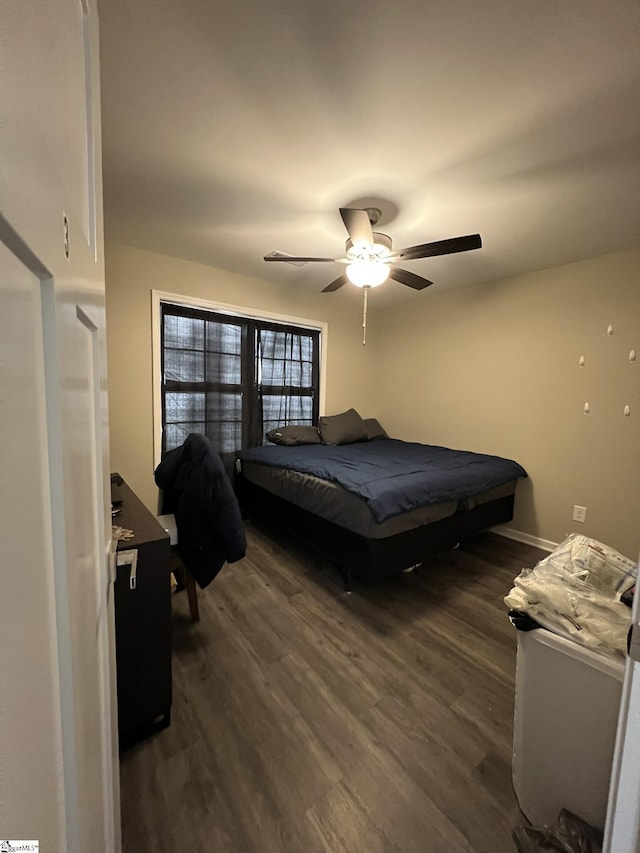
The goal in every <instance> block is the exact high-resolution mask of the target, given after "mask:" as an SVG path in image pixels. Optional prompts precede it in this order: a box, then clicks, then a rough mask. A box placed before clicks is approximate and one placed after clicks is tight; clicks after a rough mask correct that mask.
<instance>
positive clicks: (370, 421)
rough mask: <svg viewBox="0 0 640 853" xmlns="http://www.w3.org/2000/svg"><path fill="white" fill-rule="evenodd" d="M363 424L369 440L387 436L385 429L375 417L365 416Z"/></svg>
mask: <svg viewBox="0 0 640 853" xmlns="http://www.w3.org/2000/svg"><path fill="white" fill-rule="evenodd" d="M364 425H365V429H366V430H367V438H368V439H369V441H372V440H373V439H374V438H389V436H388V435H387V431H386V430H384V429H383V428H382V427H381V426H380V422H379V421H377V420H376V419H375V418H365V419H364Z"/></svg>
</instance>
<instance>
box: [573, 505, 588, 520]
mask: <svg viewBox="0 0 640 853" xmlns="http://www.w3.org/2000/svg"><path fill="white" fill-rule="evenodd" d="M573 520H574V521H579V522H580V523H581V524H584V523H585V521H586V520H587V508H586V506H574V508H573Z"/></svg>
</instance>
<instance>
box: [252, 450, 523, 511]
mask: <svg viewBox="0 0 640 853" xmlns="http://www.w3.org/2000/svg"><path fill="white" fill-rule="evenodd" d="M242 459H243V460H246V461H247V462H257V463H259V464H261V465H272V466H276V467H279V468H289V469H291V470H294V471H300V472H302V473H303V474H311V475H313V476H314V477H319V478H320V479H321V480H330V481H331V482H334V483H338V484H339V485H341V486H342V487H343V488H345V489H347V490H348V491H350V492H355V494H357V495H359V496H360V497H361V498H364V499H365V500H366V501H367V503H368V505H369V508H370V509H371V512H372V513H373V517H374V518H375V519H376V521H377V522H383V521H386V519H388V518H392V517H393V516H394V515H399V514H400V513H403V512H409V511H410V510H413V509H417V508H418V507H421V506H427V505H428V504H438V503H444V502H446V501H453V500H456V501H457V500H462V499H464V498H470V497H474V496H475V495H480V494H482V493H483V492H486V491H488V490H489V489H493V488H495V487H496V486H501V485H503V484H504V483H510V482H512V481H513V480H516V479H518V478H519V477H526V476H527V472H526V471H525V470H524V468H523V467H522V466H521V465H518V463H517V462H513V461H512V460H511V459H503V458H502V457H500V456H486V455H485V454H482V453H470V452H468V451H464V450H449V449H448V448H447V447H435V446H432V445H428V444H413V443H410V442H406V441H397V440H395V439H391V438H389V439H380V440H377V441H366V442H362V443H358V444H343V445H340V446H339V447H333V446H328V445H325V444H301V445H296V446H293V447H284V446H279V445H277V446H273V447H271V446H269V447H256V448H253V449H252V450H245V451H243V452H242Z"/></svg>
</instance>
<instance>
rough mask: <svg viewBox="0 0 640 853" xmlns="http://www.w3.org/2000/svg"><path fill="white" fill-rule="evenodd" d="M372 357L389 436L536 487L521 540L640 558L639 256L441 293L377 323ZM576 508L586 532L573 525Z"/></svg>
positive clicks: (525, 494) (526, 499) (526, 490)
mask: <svg viewBox="0 0 640 853" xmlns="http://www.w3.org/2000/svg"><path fill="white" fill-rule="evenodd" d="M609 324H611V325H612V326H613V327H614V334H613V335H612V336H608V335H607V326H608V325H609ZM372 337H373V336H372ZM372 344H373V346H372V353H373V354H374V360H373V366H374V369H375V373H376V376H377V397H376V399H375V404H376V405H375V408H376V410H377V411H378V412H379V415H380V418H381V420H382V422H383V424H384V425H385V427H386V428H387V430H388V431H389V432H390V433H391V434H393V435H395V436H397V437H402V438H405V439H410V440H417V441H423V442H427V443H431V444H443V445H446V446H450V447H459V448H465V449H468V450H475V451H479V452H484V453H494V454H498V455H501V456H507V457H510V458H513V459H516V460H517V461H518V462H520V463H521V464H522V465H523V466H524V467H525V468H526V469H527V470H528V472H529V475H530V479H529V480H526V481H523V482H521V484H520V486H519V494H518V498H517V501H516V514H515V517H514V520H513V522H512V525H511V526H512V527H513V528H515V529H517V530H519V531H523V532H525V533H528V534H531V535H533V536H537V537H541V538H543V539H548V540H552V541H555V542H557V541H560V540H561V539H562V538H564V536H565V534H566V533H567V532H570V531H573V530H575V531H578V532H582V533H586V534H588V535H590V536H594V537H595V538H597V539H600V540H601V541H604V542H606V543H608V544H609V545H612V546H613V547H615V548H618V549H619V550H621V551H622V552H623V553H625V554H627V555H628V556H630V557H631V558H633V559H635V558H636V557H637V556H638V547H639V544H640V250H635V251H631V252H624V253H619V254H615V255H607V256H604V257H600V258H595V259H592V260H588V261H583V262H580V263H576V264H570V265H567V266H562V267H557V268H555V269H550V270H544V271H541V272H538V273H534V274H531V275H526V276H521V277H518V278H514V279H510V280H505V281H499V282H495V283H493V284H488V285H479V286H476V287H472V288H467V289H464V290H459V291H455V292H452V293H449V294H447V293H438V291H437V286H436V287H434V288H432V289H430V290H428V291H425V292H424V293H420V294H416V296H415V297H412V298H411V300H410V301H407V302H404V303H402V304H399V305H395V306H391V307H389V308H387V309H385V322H384V323H381V322H380V318H379V317H378V316H376V334H375V339H374V340H372ZM631 349H635V350H636V351H637V352H638V357H639V360H638V361H636V362H635V363H630V362H629V358H628V355H629V351H630V350H631ZM581 355H584V357H585V366H584V367H580V366H579V364H578V361H579V358H580V356H581ZM585 402H589V403H590V406H591V412H590V413H589V414H588V415H586V414H584V412H583V407H584V404H585ZM626 404H628V405H629V406H630V407H631V417H625V416H624V414H623V410H624V406H625V405H626ZM574 504H579V505H582V506H586V507H587V508H588V509H587V523H586V524H577V523H575V522H573V521H572V517H571V516H572V509H573V505H574Z"/></svg>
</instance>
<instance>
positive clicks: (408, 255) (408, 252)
mask: <svg viewBox="0 0 640 853" xmlns="http://www.w3.org/2000/svg"><path fill="white" fill-rule="evenodd" d="M481 248H482V238H481V237H480V235H479V234H468V235H467V236H466V237H451V238H450V239H449V240H436V241H435V242H433V243H423V244H422V245H421V246H409V248H408V249H398V250H397V251H395V252H392V254H391V260H394V261H396V260H397V261H399V260H403V261H412V260H415V259H416V258H435V257H436V256H438V255H453V254H455V253H456V252H470V251H471V250H472V249H481Z"/></svg>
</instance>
